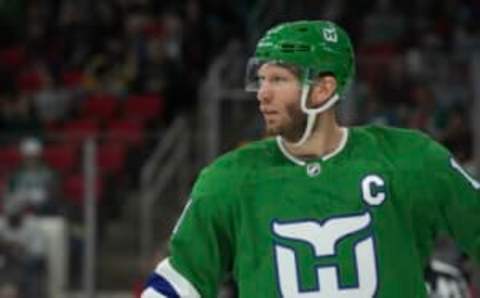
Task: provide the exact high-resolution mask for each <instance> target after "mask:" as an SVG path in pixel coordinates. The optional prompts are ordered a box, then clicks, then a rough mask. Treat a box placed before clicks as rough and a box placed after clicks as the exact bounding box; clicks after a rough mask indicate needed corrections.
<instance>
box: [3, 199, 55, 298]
mask: <svg viewBox="0 0 480 298" xmlns="http://www.w3.org/2000/svg"><path fill="white" fill-rule="evenodd" d="M5 213H6V220H5V221H3V222H1V223H0V257H1V258H2V259H3V262H2V265H3V266H2V267H0V276H1V282H2V283H3V285H4V286H3V287H1V290H0V291H1V292H3V290H4V288H5V286H6V287H7V289H8V288H10V292H11V290H12V288H13V289H15V288H16V291H13V292H17V291H18V293H19V294H20V297H38V298H41V297H44V289H45V285H44V281H45V280H44V276H45V257H46V242H45V235H44V234H43V232H42V231H41V229H40V228H39V226H38V224H36V223H35V221H34V219H33V217H32V216H27V215H26V205H24V203H23V202H21V201H11V202H9V203H8V204H7V205H6V207H5ZM1 297H3V296H1Z"/></svg>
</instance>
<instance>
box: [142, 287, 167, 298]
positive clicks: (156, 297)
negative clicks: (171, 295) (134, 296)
mask: <svg viewBox="0 0 480 298" xmlns="http://www.w3.org/2000/svg"><path fill="white" fill-rule="evenodd" d="M141 298H168V297H167V296H165V295H162V294H161V293H159V292H157V291H155V290H154V289H152V288H147V289H145V291H143V293H142V296H141Z"/></svg>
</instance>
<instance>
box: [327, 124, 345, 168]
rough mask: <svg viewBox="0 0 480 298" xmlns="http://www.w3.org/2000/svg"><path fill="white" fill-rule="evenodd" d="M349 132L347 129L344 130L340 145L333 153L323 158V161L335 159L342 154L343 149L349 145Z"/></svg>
mask: <svg viewBox="0 0 480 298" xmlns="http://www.w3.org/2000/svg"><path fill="white" fill-rule="evenodd" d="M348 135H349V130H348V129H347V128H342V139H341V140H340V144H339V145H338V147H337V148H336V149H335V150H334V151H333V152H332V153H329V154H327V155H325V156H323V157H322V160H323V161H326V160H329V159H330V158H332V157H334V156H335V155H337V154H338V153H340V152H342V150H343V148H345V146H346V145H347V141H348Z"/></svg>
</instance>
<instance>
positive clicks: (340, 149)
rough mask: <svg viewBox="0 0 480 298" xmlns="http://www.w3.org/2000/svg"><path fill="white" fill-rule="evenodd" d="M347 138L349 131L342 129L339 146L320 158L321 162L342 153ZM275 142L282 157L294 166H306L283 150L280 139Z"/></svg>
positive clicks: (303, 162)
mask: <svg viewBox="0 0 480 298" xmlns="http://www.w3.org/2000/svg"><path fill="white" fill-rule="evenodd" d="M348 137H349V130H348V129H347V128H342V139H341V140H340V144H339V145H338V147H337V148H336V149H335V150H334V151H333V152H331V153H329V154H327V155H325V156H322V160H323V161H326V160H329V159H331V158H332V157H334V156H336V155H337V154H339V153H340V152H342V150H343V149H344V148H345V146H346V145H347V141H348ZM276 140H277V146H278V148H279V149H280V151H281V152H282V153H283V155H284V156H285V157H286V158H287V159H288V160H290V161H291V162H293V163H294V164H296V165H299V166H302V167H303V166H305V165H306V164H307V163H306V162H305V161H303V160H301V159H299V158H297V157H295V156H293V155H292V154H290V152H288V150H287V148H285V145H284V144H283V141H282V137H280V136H277V138H276Z"/></svg>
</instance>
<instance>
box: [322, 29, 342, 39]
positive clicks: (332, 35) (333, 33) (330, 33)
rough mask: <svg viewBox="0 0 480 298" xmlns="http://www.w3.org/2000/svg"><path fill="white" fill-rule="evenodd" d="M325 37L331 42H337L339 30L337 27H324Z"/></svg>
mask: <svg viewBox="0 0 480 298" xmlns="http://www.w3.org/2000/svg"><path fill="white" fill-rule="evenodd" d="M323 38H325V40H326V41H329V42H337V41H338V35H337V30H335V28H325V29H323Z"/></svg>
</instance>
